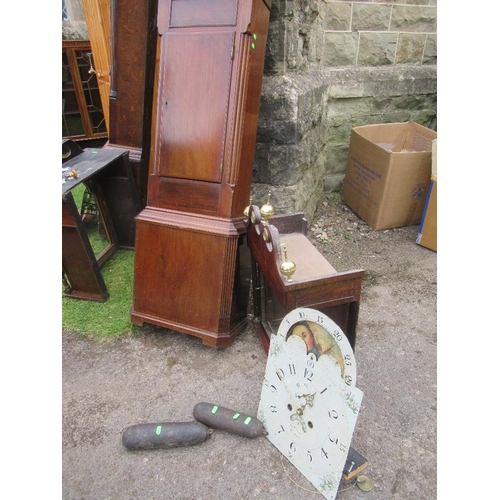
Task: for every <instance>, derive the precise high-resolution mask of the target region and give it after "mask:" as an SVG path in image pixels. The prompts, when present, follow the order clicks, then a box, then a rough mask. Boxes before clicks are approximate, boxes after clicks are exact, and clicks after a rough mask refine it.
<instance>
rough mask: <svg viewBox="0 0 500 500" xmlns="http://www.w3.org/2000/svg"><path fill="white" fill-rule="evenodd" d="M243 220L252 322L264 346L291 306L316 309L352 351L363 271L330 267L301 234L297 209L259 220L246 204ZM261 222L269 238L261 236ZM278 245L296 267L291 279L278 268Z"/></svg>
mask: <svg viewBox="0 0 500 500" xmlns="http://www.w3.org/2000/svg"><path fill="white" fill-rule="evenodd" d="M252 214H253V215H252ZM252 219H254V220H255V223H252ZM247 224H248V228H247V241H248V246H249V248H250V252H251V255H252V282H253V287H252V294H253V307H254V325H255V330H256V332H257V334H258V336H259V339H260V342H261V344H262V346H263V348H264V350H265V351H266V352H268V350H269V343H270V337H271V334H273V333H276V331H277V329H278V327H279V324H280V323H281V321H282V319H283V318H284V317H285V316H286V314H288V313H289V312H290V311H292V310H293V309H296V308H297V307H310V308H313V309H317V310H319V311H321V312H322V313H324V314H326V315H327V316H328V317H330V318H331V319H333V320H334V321H335V322H336V323H337V324H338V325H339V326H340V328H341V329H342V330H343V332H344V333H345V335H346V337H347V339H348V340H349V343H350V344H351V347H352V348H353V350H354V348H355V344H356V326H357V321H358V315H359V301H360V296H361V280H362V278H363V275H364V270H363V269H355V270H351V271H347V272H338V271H337V270H336V269H335V268H333V267H332V266H331V264H330V263H328V261H327V260H326V259H325V258H324V257H323V255H321V253H320V252H319V251H318V250H317V249H316V247H315V246H314V245H313V244H312V243H311V242H310V241H309V240H308V239H307V237H306V232H307V222H306V220H305V218H304V214H303V213H296V214H290V215H278V216H274V217H273V218H272V219H270V221H269V222H268V224H264V223H262V221H261V215H260V210H259V208H258V207H256V206H252V207H250V209H249V218H248V220H247ZM266 225H267V227H268V228H269V231H267V232H268V234H269V236H270V241H265V239H264V238H263V232H264V227H265V226H266ZM282 244H285V245H286V248H287V251H288V256H289V257H290V260H291V261H293V262H294V263H295V265H296V266H297V271H296V272H295V274H294V275H293V276H292V280H291V281H287V279H286V277H285V276H284V275H283V274H282V273H281V271H280V265H281V263H282V262H283V260H284V259H283V255H282V251H281V245H282Z"/></svg>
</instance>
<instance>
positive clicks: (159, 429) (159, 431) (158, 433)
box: [156, 425, 161, 436]
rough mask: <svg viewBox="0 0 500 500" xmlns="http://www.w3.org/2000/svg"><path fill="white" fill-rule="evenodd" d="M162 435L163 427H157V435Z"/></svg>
mask: <svg viewBox="0 0 500 500" xmlns="http://www.w3.org/2000/svg"><path fill="white" fill-rule="evenodd" d="M160 434H161V425H158V426H157V427H156V435H157V436H159V435H160Z"/></svg>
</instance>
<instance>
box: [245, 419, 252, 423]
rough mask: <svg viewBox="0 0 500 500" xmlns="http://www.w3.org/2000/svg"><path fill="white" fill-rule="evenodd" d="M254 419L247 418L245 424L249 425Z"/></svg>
mask: <svg viewBox="0 0 500 500" xmlns="http://www.w3.org/2000/svg"><path fill="white" fill-rule="evenodd" d="M251 421H252V417H247V418H245V425H248V424H249V423H250V422H251Z"/></svg>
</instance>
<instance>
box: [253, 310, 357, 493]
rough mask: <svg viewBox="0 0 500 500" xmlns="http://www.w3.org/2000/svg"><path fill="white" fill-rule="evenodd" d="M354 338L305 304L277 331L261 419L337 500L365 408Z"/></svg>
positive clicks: (270, 433) (278, 443) (275, 441)
mask: <svg viewBox="0 0 500 500" xmlns="http://www.w3.org/2000/svg"><path fill="white" fill-rule="evenodd" d="M355 382H356V363H355V359H354V354H353V351H352V348H351V346H350V344H349V341H348V340H347V338H346V337H345V335H344V333H343V332H342V330H341V329H340V328H339V327H338V326H337V325H336V324H335V323H334V322H333V321H332V320H331V319H330V318H328V317H327V316H325V315H323V314H322V313H320V312H319V311H315V310H313V309H305V308H299V309H295V310H294V311H292V312H291V313H289V314H288V315H287V316H285V318H284V319H283V321H282V323H281V325H280V328H279V330H278V333H277V335H272V337H271V343H270V347H269V355H268V360H267V365H266V373H265V378H264V382H263V386H262V392H261V399H260V404H259V410H258V418H259V419H260V420H261V421H262V422H263V423H264V426H265V427H266V431H267V433H268V434H267V437H268V439H269V440H270V441H271V442H272V443H273V445H274V446H276V447H277V448H278V450H279V451H280V452H281V453H282V454H283V455H284V456H285V457H286V458H287V459H288V460H289V461H290V462H291V463H292V464H293V465H294V466H295V467H296V468H297V469H298V470H300V472H301V473H302V474H303V475H304V476H305V477H306V478H307V479H308V480H309V481H310V482H311V483H312V484H313V485H314V486H315V487H316V489H317V490H318V491H319V492H321V493H322V494H323V496H324V497H325V498H328V499H334V498H335V497H336V495H337V491H338V487H339V484H340V481H341V478H342V471H343V468H344V464H345V461H346V458H347V453H348V451H349V446H350V442H351V439H352V435H353V432H354V427H355V425H356V420H357V416H358V413H359V409H360V407H361V401H362V397H363V393H362V392H361V391H360V390H359V389H358V388H356V387H355Z"/></svg>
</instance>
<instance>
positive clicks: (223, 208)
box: [131, 0, 270, 347]
mask: <svg viewBox="0 0 500 500" xmlns="http://www.w3.org/2000/svg"><path fill="white" fill-rule="evenodd" d="M269 12H270V1H269V0H160V1H159V4H158V18H157V25H158V36H159V40H158V49H159V50H158V54H159V55H158V61H159V63H158V68H157V75H158V81H157V87H156V88H157V95H156V96H155V97H156V102H157V106H156V112H155V117H156V118H155V122H156V125H155V130H154V134H153V136H154V137H153V149H154V153H153V161H152V169H151V176H150V178H149V184H148V198H147V206H146V208H145V209H144V210H143V211H142V212H141V213H140V214H139V216H138V217H137V219H136V224H137V229H136V231H137V232H136V255H135V270H134V273H135V274H134V304H133V308H132V312H131V317H132V321H133V322H134V323H136V324H142V323H143V322H148V323H153V324H157V325H160V326H164V327H167V328H171V329H174V330H177V331H180V332H184V333H187V334H191V335H195V336H198V337H200V338H201V339H202V340H203V342H204V343H205V344H207V345H211V346H217V347H222V346H227V345H230V344H231V343H232V341H233V340H234V337H235V335H236V334H237V333H238V332H239V331H241V330H242V329H243V328H244V327H245V326H246V321H247V305H248V303H247V301H248V295H249V286H250V274H251V273H250V256H249V253H248V248H247V247H246V245H244V244H243V236H244V233H245V224H244V209H245V207H246V206H247V205H248V201H249V197H250V187H251V181H252V168H253V159H254V153H255V143H256V136H257V122H258V114H259V104H260V93H261V88H262V77H263V69H264V56H265V49H266V40H267V30H268V24H269Z"/></svg>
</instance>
